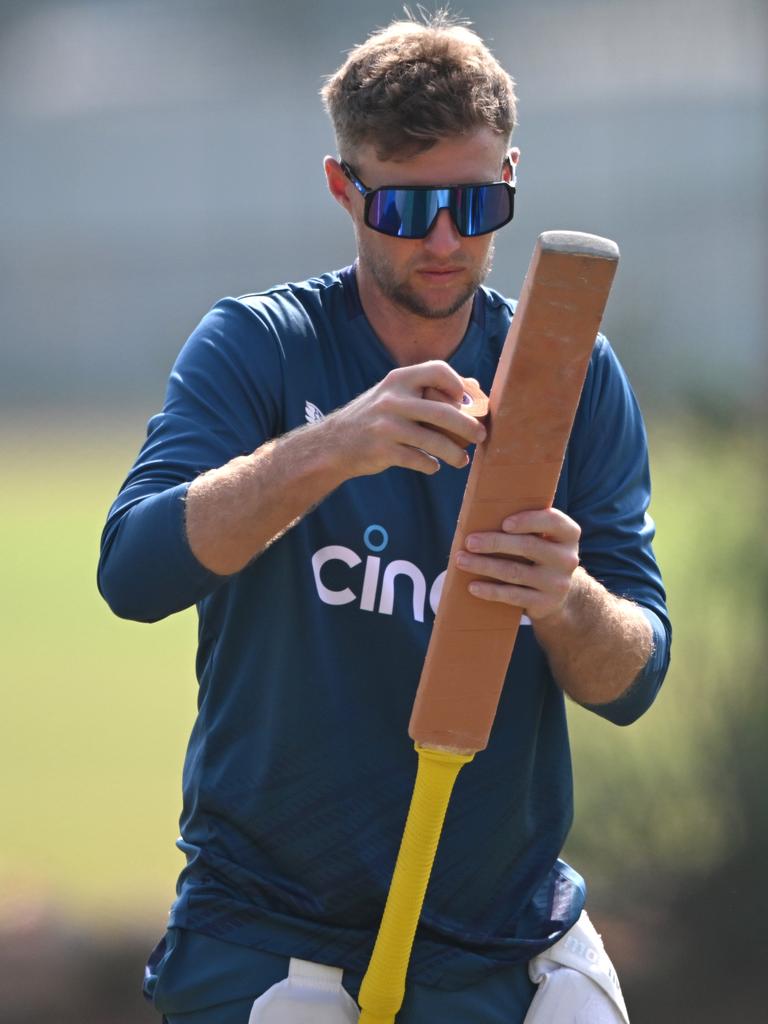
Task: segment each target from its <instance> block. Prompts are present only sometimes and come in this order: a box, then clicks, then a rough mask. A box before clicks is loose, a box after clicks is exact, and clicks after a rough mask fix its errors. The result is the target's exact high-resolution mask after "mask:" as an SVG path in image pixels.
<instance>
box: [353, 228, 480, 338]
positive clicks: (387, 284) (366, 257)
mask: <svg viewBox="0 0 768 1024" xmlns="http://www.w3.org/2000/svg"><path fill="white" fill-rule="evenodd" d="M494 244H495V243H494V242H493V241H492V242H491V244H490V246H489V247H488V251H487V253H486V254H485V259H484V260H483V262H482V263H481V264H480V265H479V266H477V267H470V268H469V269H470V270H471V274H470V277H469V278H468V279H467V283H466V287H465V288H463V289H462V290H461V291H460V292H459V293H457V294H456V295H455V296H454V297H453V298H452V299H451V300H450V302H447V303H446V304H445V305H442V306H436V305H434V303H433V304H429V303H428V302H427V301H426V299H425V298H424V297H423V296H422V295H420V294H419V292H418V290H417V289H416V288H415V287H413V286H412V285H411V284H410V283H409V281H408V280H407V278H406V276H405V275H403V276H402V277H398V275H397V273H396V272H395V270H394V269H393V267H392V265H391V264H390V263H388V262H387V260H386V258H384V257H383V256H381V255H380V254H378V253H373V252H372V251H371V250H370V249H369V248H368V246H367V245H366V244H365V242H363V240H362V239H361V238H359V237H358V259H359V261H360V262H361V263H363V264H364V266H365V269H366V270H367V271H368V273H369V274H370V275H371V277H372V278H373V280H374V281H375V282H376V285H377V287H378V288H379V290H380V291H381V293H382V294H383V295H384V296H385V297H386V298H387V299H389V300H390V302H392V303H394V304H395V305H396V306H399V307H400V308H401V309H403V310H405V311H406V312H408V313H412V314H413V315H414V316H420V317H423V318H424V319H426V320H445V319H447V318H448V317H451V316H453V314H454V313H457V312H458V311H459V310H460V309H461V307H462V306H464V305H465V303H467V302H468V301H469V300H470V299H471V298H472V297H473V296H474V294H475V292H476V291H477V289H478V288H479V287H480V285H481V284H482V283H483V281H485V279H486V278H487V277H488V275H489V274H490V272H491V267H492V265H493V254H494Z"/></svg>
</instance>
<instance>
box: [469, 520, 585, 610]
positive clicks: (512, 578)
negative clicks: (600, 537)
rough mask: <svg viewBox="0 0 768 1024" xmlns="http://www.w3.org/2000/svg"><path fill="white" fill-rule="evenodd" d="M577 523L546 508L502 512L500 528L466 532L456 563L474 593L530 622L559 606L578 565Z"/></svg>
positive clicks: (568, 591)
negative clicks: (516, 610)
mask: <svg viewBox="0 0 768 1024" xmlns="http://www.w3.org/2000/svg"><path fill="white" fill-rule="evenodd" d="M580 537H581V529H580V527H579V525H578V523H575V522H574V521H573V520H572V519H569V518H568V516H567V515H565V514H564V513H563V512H559V511H558V510H557V509H554V508H549V509H542V510H540V511H535V512H518V513H517V514H516V515H512V516H508V517H507V519H505V520H504V522H503V523H502V528H501V531H500V532H490V531H489V532H484V533H472V534H470V535H469V536H468V537H467V538H466V541H465V544H466V550H464V551H460V552H459V553H458V555H457V558H456V564H457V565H458V567H459V568H460V569H462V570H463V571H464V572H468V573H471V574H472V575H476V576H481V577H484V579H481V580H473V581H472V582H471V583H470V584H469V589H470V591H471V593H472V594H474V595H475V597H480V598H483V599H484V600H486V601H501V602H502V603H504V604H512V605H516V606H518V607H520V608H523V609H524V610H525V613H526V615H527V616H528V617H529V619H531V621H532V622H536V621H537V620H538V619H544V618H547V617H548V616H550V615H554V614H556V613H558V612H560V611H562V609H563V608H564V606H565V603H566V601H567V600H568V595H569V594H570V592H571V586H572V583H573V576H574V573H575V572H576V569H577V568H578V565H579V538H580Z"/></svg>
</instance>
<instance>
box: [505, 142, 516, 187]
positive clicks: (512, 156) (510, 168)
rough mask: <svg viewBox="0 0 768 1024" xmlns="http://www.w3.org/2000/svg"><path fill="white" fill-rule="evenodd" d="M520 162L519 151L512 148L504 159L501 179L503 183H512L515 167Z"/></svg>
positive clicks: (514, 147)
mask: <svg viewBox="0 0 768 1024" xmlns="http://www.w3.org/2000/svg"><path fill="white" fill-rule="evenodd" d="M519 161H520V150H519V149H518V147H517V146H513V147H512V149H510V151H509V152H508V153H507V155H506V156H505V157H504V170H503V172H502V178H503V180H504V181H512V182H514V180H515V178H516V177H517V165H518V163H519Z"/></svg>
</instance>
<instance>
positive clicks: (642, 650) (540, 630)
mask: <svg viewBox="0 0 768 1024" xmlns="http://www.w3.org/2000/svg"><path fill="white" fill-rule="evenodd" d="M533 628H534V631H535V634H536V638H537V640H538V641H539V643H540V644H541V646H542V648H543V649H544V652H545V654H546V656H547V659H548V661H549V665H550V668H551V670H552V674H553V675H554V677H555V680H556V681H557V683H558V685H559V686H560V687H562V689H563V690H564V691H565V692H566V693H567V694H568V695H569V696H570V697H572V698H573V699H574V700H575V701H578V702H579V703H580V704H605V703H607V702H609V701H613V700H616V699H617V698H618V697H620V696H621V695H622V694H624V693H625V692H626V691H627V690H628V688H629V687H630V686H631V685H632V683H633V682H634V681H635V679H637V677H638V676H639V674H640V673H641V672H642V670H643V668H644V667H645V665H646V663H647V662H648V659H649V658H650V656H651V654H652V652H653V630H652V629H651V626H650V624H649V622H648V619H647V618H646V616H645V615H644V613H643V611H642V610H641V609H640V608H639V607H638V606H637V605H635V604H633V603H632V602H631V601H627V600H625V599H623V598H619V597H616V596H615V595H614V594H611V593H610V592H609V591H608V590H606V589H605V587H603V586H602V584H600V583H598V582H597V580H594V579H592V577H591V576H589V575H588V574H587V572H586V571H585V570H584V569H583V568H578V569H577V570H576V571H575V572H574V574H573V577H572V584H571V588H570V590H569V594H568V597H567V599H566V601H565V603H564V604H563V606H562V608H561V609H559V610H558V611H556V612H553V613H552V614H551V615H549V616H546V617H544V618H539V619H536V620H534V622H533Z"/></svg>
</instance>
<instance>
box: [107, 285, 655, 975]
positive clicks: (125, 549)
mask: <svg viewBox="0 0 768 1024" xmlns="http://www.w3.org/2000/svg"><path fill="white" fill-rule="evenodd" d="M512 312H513V304H512V303H510V302H509V301H508V300H506V299H504V298H502V297H501V296H500V295H498V294H497V293H496V292H493V291H491V290H488V289H485V288H482V289H480V290H479V291H478V293H477V296H476V299H475V303H474V308H473V313H472V318H471V322H470V324H469V327H468V329H467V332H466V335H465V337H464V339H463V341H462V343H461V345H460V346H459V348H458V349H457V350H456V352H455V353H454V355H453V356H452V357H451V359H450V360H449V362H450V364H451V366H452V367H453V368H454V369H455V370H456V371H457V372H458V373H459V374H461V375H462V376H465V377H470V376H471V377H476V378H477V379H478V380H479V382H480V385H481V386H482V387H483V388H484V390H486V391H488V390H490V385H491V381H492V378H493V374H494V372H495V369H496V364H497V361H498V357H499V353H500V350H501V346H502V344H503V342H504V339H505V336H506V332H507V328H508V326H509V323H510V318H511V316H512ZM392 368H393V363H392V360H391V357H390V355H389V354H388V352H387V350H386V349H385V348H384V347H383V346H382V344H381V343H380V341H379V340H378V338H377V337H376V335H375V334H374V332H373V330H372V328H371V327H370V325H369V323H368V321H367V319H366V317H365V314H364V312H363V310H362V307H361V305H360V301H359V296H358V293H357V288H356V281H355V274H354V269H353V268H348V269H347V270H345V271H341V272H337V273H331V274H326V275H324V276H323V277H321V278H316V279H313V280H311V281H308V282H304V283H301V284H293V285H285V286H282V287H280V288H275V289H272V290H270V291H268V292H264V293H262V294H259V295H251V296H245V297H243V298H241V299H225V300H222V301H221V302H219V303H217V305H216V306H214V308H213V309H212V310H211V311H210V312H209V313H208V314H207V316H206V317H205V318H204V319H203V320H202V322H201V324H200V325H199V327H198V328H197V329H196V330H195V332H194V333H193V334H192V336H191V337H190V339H189V340H188V342H187V343H186V345H185V346H184V348H183V350H182V352H181V353H180V355H179V357H178V359H177V361H176V364H175V366H174V368H173V371H172V374H171V377H170V380H169V384H168V390H167V394H166V399H165V403H164V407H163V410H162V412H161V413H160V414H159V415H157V416H155V417H153V419H152V420H151V421H150V423H149V429H148V436H147V441H146V443H145V445H144V447H143V448H142V451H141V453H140V454H139V456H138V459H137V460H136V463H135V465H134V466H133V468H132V470H131V472H130V474H129V476H128V478H127V480H126V481H125V483H124V485H123V487H122V489H121V491H120V494H119V495H118V498H117V500H116V502H115V503H114V505H113V507H112V509H111V511H110V513H109V518H108V520H107V525H106V528H105V530H104V535H103V539H102V555H101V561H100V566H99V586H100V589H101V591H102V593H103V595H104V597H105V598H106V600H107V601H108V602H109V604H110V606H111V607H112V608H113V609H114V611H115V612H116V613H117V614H118V615H123V616H125V617H128V618H133V619H138V620H141V621H154V620H157V619H160V618H163V617H164V616H166V615H169V614H171V613H173V612H175V611H178V610H179V609H181V608H185V607H188V606H189V605H191V604H194V603H196V604H197V606H198V611H199V617H200V631H199V650H198V658H197V676H198V681H199V699H198V705H199V712H198V717H197V720H196V722H195V725H194V728H193V731H192V735H191V738H190V742H189V748H188V752H187V757H186V762H185V768H184V778H183V786H184V809H183V813H182V819H181V839H180V840H179V846H180V847H181V849H182V850H183V851H184V852H185V854H186V856H187V865H186V867H185V869H184V870H183V872H182V874H181V877H180V880H179V886H178V896H177V899H176V902H175V903H174V906H173V909H172V914H171V924H173V925H178V926H181V927H185V928H190V929H193V930H195V931H198V932H202V933H204V934H208V935H212V936H216V937H218V938H224V939H226V940H227V941H230V942H235V943H240V944H244V945H250V946H253V947H255V948H260V949H266V950H270V951H272V952H276V953H284V954H286V955H290V956H298V957H301V958H303V959H310V960H312V959H314V960H320V961H324V962H327V963H334V964H337V965H340V966H343V967H346V968H348V969H350V970H362V969H363V968H364V966H365V964H366V963H367V960H368V958H369V956H370V950H371V947H372V943H373V939H374V936H375V932H376V928H377V927H378V923H379V920H380V916H381V911H382V907H383V904H384V900H385V897H386V892H387V888H388V885H389V879H390V875H391V871H392V867H393V864H394V860H395V856H396V853H397V847H398V843H399V840H400V836H401V834H402V828H403V824H404V820H405V814H406V811H407V807H408V801H409V798H410V794H411V790H412V787H413V779H414V775H415V754H414V751H413V748H412V745H411V742H410V740H409V738H408V733H407V726H408V720H409V717H410V711H411V705H412V702H413V697H414V694H415V690H416V686H417V683H418V679H419V675H420V671H421V666H422V663H423V659H424V655H425V652H426V647H427V642H428V639H429V633H430V629H431V624H432V621H433V618H434V609H435V607H436V604H437V601H438V599H439V592H440V584H441V581H442V577H443V574H444V571H445V568H446V564H447V559H448V552H449V549H450V545H451V539H452V536H453V532H454V528H455V524H456V519H457V515H458V509H459V506H460V503H461V498H462V495H463V491H464V487H465V484H466V478H467V471H466V470H454V469H452V468H449V467H445V468H444V469H443V470H442V471H441V472H440V473H438V474H436V475H435V476H430V477H427V476H424V475H422V474H419V473H415V472H411V471H408V470H404V469H400V468H392V469H389V470H387V471H386V472H384V473H380V474H378V475H374V476H368V477H361V478H357V479H353V480H349V481H347V482H346V483H344V484H343V485H342V486H341V487H339V488H337V489H336V490H335V491H334V492H333V493H332V494H330V495H329V496H328V497H327V498H326V499H325V500H324V501H322V502H321V503H320V504H319V505H318V506H317V507H316V508H314V509H313V510H311V511H310V512H309V513H308V514H307V515H306V516H305V517H304V518H303V519H302V520H301V521H300V522H299V523H298V524H296V525H295V526H294V527H292V528H291V529H290V530H289V531H288V532H287V533H286V534H285V535H284V536H282V537H281V538H280V539H279V540H278V541H276V542H275V543H274V544H272V545H271V546H270V547H269V548H268V549H267V550H266V551H265V552H264V553H263V554H261V555H260V556H259V557H258V558H257V559H255V560H254V561H253V562H252V563H251V564H249V565H248V566H247V567H246V568H244V569H243V570H242V571H241V572H239V573H236V574H235V575H233V576H230V577H221V576H217V575H216V574H214V573H212V572H210V571H209V570H207V569H206V568H204V567H203V566H202V565H201V564H200V563H199V562H198V561H197V559H196V558H195V556H194V555H193V554H192V552H191V550H190V548H189V544H188V541H187V537H186V532H185V525H184V501H185V496H186V491H187V488H188V485H189V483H190V482H191V481H192V480H193V479H194V478H195V477H196V476H198V475H199V474H200V473H201V472H203V471H205V470H208V469H211V468H213V467H217V466H221V465H223V464H225V463H227V462H228V461H230V460H231V459H232V458H234V457H236V456H238V455H243V454H246V453H249V452H252V451H254V450H255V449H256V448H258V447H259V446H260V445H261V444H263V443H264V442H265V441H267V440H269V439H270V438H273V437H277V436H280V435H282V434H283V433H285V432H287V431H289V430H291V429H293V428H295V427H297V426H299V425H302V424H304V423H306V422H307V421H310V422H311V421H314V420H315V419H317V418H318V417H319V416H321V415H323V414H326V413H328V412H330V411H332V410H333V409H336V408H338V407H339V406H342V405H344V404H346V403H347V402H349V401H351V400H352V399H353V398H354V397H356V396H357V395H359V394H361V393H362V392H364V391H366V390H368V389H369V388H370V387H372V386H373V385H374V384H375V383H377V382H378V381H379V380H381V379H382V378H383V377H384V376H385V375H386V374H387V373H388V372H389V371H390V370H391V369H392ZM649 495H650V484H649V477H648V466H647V456H646V440H645V433H644V428H643V424H642V419H641V416H640V413H639V410H638V408H637V405H636V403H635V400H634V397H633V395H632V392H631V389H630V387H629V384H628V383H627V380H626V377H625V376H624V373H623V371H622V370H621V367H620V366H619V364H618V362H617V360H616V357H615V355H614V353H613V351H612V350H611V347H610V345H609V344H608V342H607V341H606V340H605V339H604V338H602V337H599V338H598V339H597V342H596V344H595V349H594V352H593V356H592V359H591V363H590V367H589V371H588V375H587V380H586V383H585V387H584V391H583V394H582V398H581V402H580V405H579V409H578V413H577V416H576V421H575V424H574V429H573V433H572V436H571V440H570V443H569V446H568V450H567V454H566V458H565V462H564V466H563V470H562V473H561V477H560V481H559V484H558V490H557V496H556V499H555V505H556V506H557V507H558V508H560V509H562V510H563V511H564V512H566V513H567V514H568V515H570V516H571V517H572V518H573V519H575V520H576V521H577V522H578V523H579V524H580V526H581V529H582V538H581V560H582V564H583V565H584V567H585V569H586V570H587V571H588V572H589V573H590V574H591V575H592V576H593V577H595V578H596V579H598V580H599V581H600V582H602V583H603V584H604V585H605V586H606V587H607V588H608V589H609V590H610V591H612V592H613V593H615V594H618V595H621V596H624V597H627V598H629V599H630V600H633V601H635V602H637V603H638V604H639V605H640V606H641V607H642V609H643V610H644V612H645V613H646V615H647V616H648V619H649V622H650V623H651V626H652V628H653V633H654V653H653V654H652V656H651V659H650V661H649V663H648V665H647V666H646V668H645V670H644V671H643V672H642V673H641V675H640V677H639V678H638V680H637V681H636V682H635V683H634V685H633V686H632V688H631V689H630V691H629V692H628V693H627V694H626V695H624V696H623V697H621V698H620V699H619V700H617V701H614V702H613V703H611V704H605V705H600V706H598V707H595V708H594V709H593V710H595V711H596V712H597V713H598V714H600V715H602V716H603V717H605V718H607V719H610V720H611V721H614V722H617V723H619V724H626V723H628V722H630V721H632V720H633V719H635V718H636V717H637V716H638V715H640V714H642V713H643V712H644V711H645V709H646V708H647V707H648V706H649V705H650V703H651V702H652V700H653V698H654V696H655V694H656V692H657V690H658V688H659V686H660V684H661V682H662V679H663V676H664V673H665V671H666V666H667V662H668V657H669V637H670V633H669V622H668V619H667V614H666V609H665V598H664V591H663V587H662V583H661V578H660V575H659V571H658V568H657V565H656V562H655V560H654V556H653V552H652V548H651V541H652V537H653V524H652V522H651V521H650V519H649V518H648V516H647V506H648V501H649ZM571 817H572V780H571V765H570V753H569V746H568V736H567V727H566V719H565V707H564V699H563V695H562V693H561V691H560V690H559V688H558V687H557V686H556V684H555V682H554V680H553V678H552V675H551V673H550V671H549V668H548V665H547V661H546V658H545V656H544V654H543V651H542V650H541V648H540V647H539V645H538V644H537V642H536V639H535V636H534V634H533V630H532V629H531V628H530V626H528V627H525V626H524V627H523V628H522V629H521V631H520V634H519V636H518V640H517V643H516V646H515V650H514V653H513V656H512V659H511V663H510V667H509V672H508V678H507V682H506V684H505V687H504V690H503V693H502V697H501V702H500V705H499V709H498V713H497V718H496V722H495V724H494V728H493V732H492V734H491V739H490V743H489V746H488V748H487V750H486V751H484V752H483V753H482V755H480V756H478V757H477V758H476V759H475V761H473V762H472V764H470V765H468V766H466V767H465V768H464V770H463V771H462V773H461V774H460V776H459V779H458V782H457V784H456V789H455V791H454V795H453V798H452V801H451V804H450V807H449V810H448V816H447V820H446V826H445V830H444V834H443V838H442V840H441V845H440V848H439V850H438V854H437V860H436V863H435V868H434V872H433V876H432V880H431V882H430V886H429V890H428V893H427V899H426V903H425V908H424V913H423V915H422V920H421V924H420V926H419V931H418V933H417V938H416V943H415V947H414V956H413V960H412V967H411V972H412V975H411V976H412V977H413V978H415V979H417V980H420V981H422V982H426V983H429V984H432V985H437V986H443V987H447V988H448V987H451V986H458V985H461V984H463V983H465V982H466V981H468V980H471V979H472V978H475V977H478V976H480V975H482V974H483V973H484V972H487V971H489V970H493V969H494V967H495V966H497V965H498V964H499V963H509V962H517V961H522V960H527V959H529V958H530V957H531V956H533V955H535V954H536V953H537V952H539V951H540V950H541V949H543V948H545V947H546V946H548V945H550V944H551V943H552V942H554V941H556V940H557V938H559V937H560V935H561V934H563V932H564V931H565V930H567V928H568V927H570V926H571V925H572V924H573V923H574V921H575V920H576V918H577V917H578V914H579V912H580V911H581V908H582V905H583V902H584V886H583V883H582V881H581V879H580V878H579V876H578V875H577V874H576V873H575V872H573V871H572V870H571V869H570V868H569V867H568V866H567V865H565V864H564V863H563V862H562V861H560V860H558V855H559V852H560V850H561V848H562V845H563V842H564V840H565V837H566V835H567V832H568V829H569V827H570V823H571Z"/></svg>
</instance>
